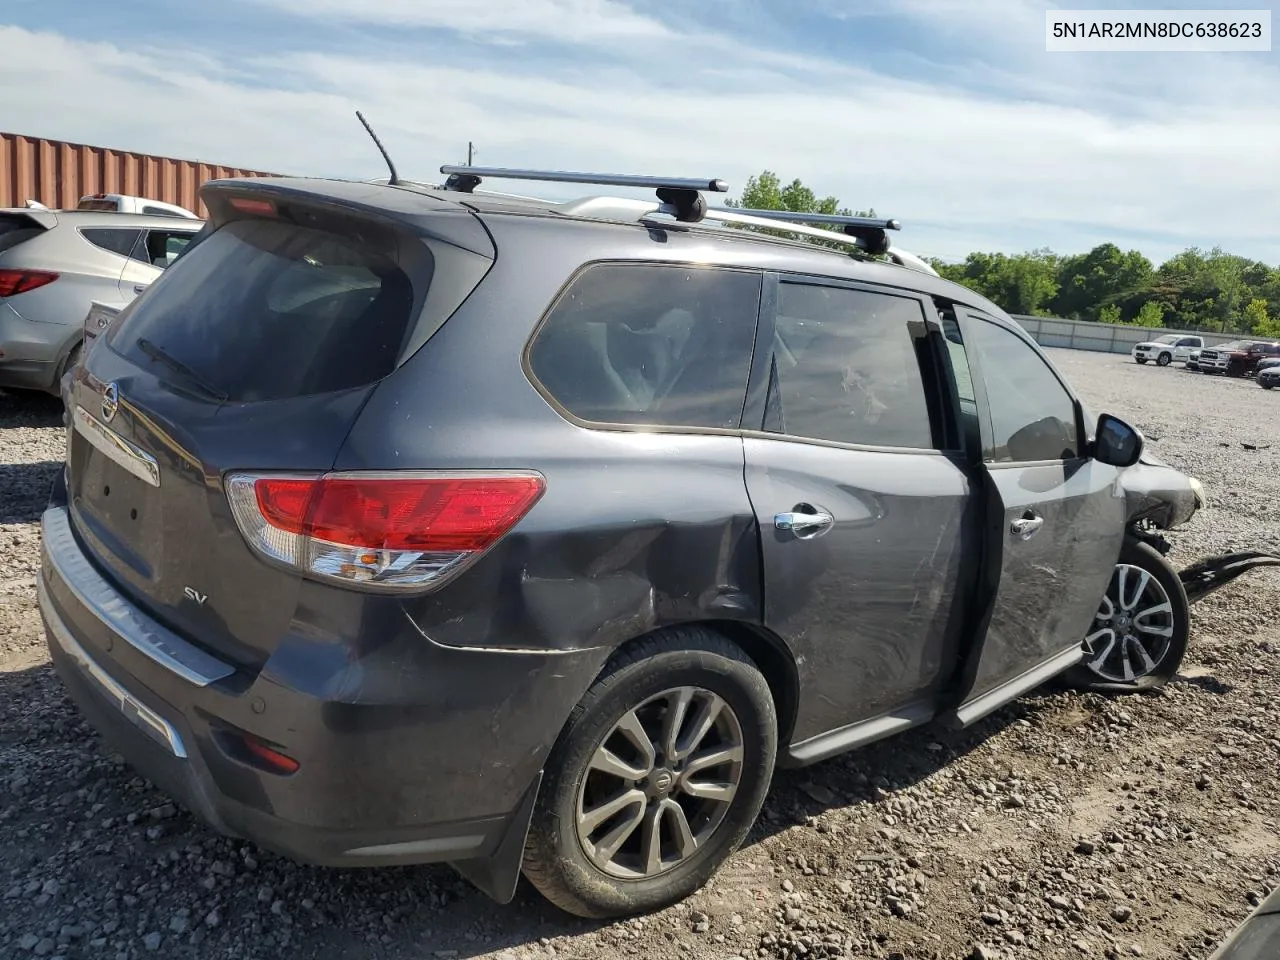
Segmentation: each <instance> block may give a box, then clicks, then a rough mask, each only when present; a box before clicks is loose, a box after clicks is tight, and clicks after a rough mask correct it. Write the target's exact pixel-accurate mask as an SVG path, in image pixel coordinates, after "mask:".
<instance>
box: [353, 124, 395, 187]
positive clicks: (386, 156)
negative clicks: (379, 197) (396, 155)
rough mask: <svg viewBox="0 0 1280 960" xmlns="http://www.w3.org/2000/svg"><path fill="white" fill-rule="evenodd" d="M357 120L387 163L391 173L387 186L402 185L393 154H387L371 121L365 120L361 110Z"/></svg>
mask: <svg viewBox="0 0 1280 960" xmlns="http://www.w3.org/2000/svg"><path fill="white" fill-rule="evenodd" d="M356 118H357V119H358V120H359V121H360V122H361V123H363V124H364V128H365V129H366V130H368V131H369V136H370V137H372V138H373V142H374V145H375V146H376V147H377V148H378V152H379V153H381V154H382V159H383V160H385V161H387V169H388V170H390V171H391V178H390V179H389V180H388V181H387V185H388V186H391V187H394V186H397V185H398V184H400V183H401V182H402V181H401V180H400V175H399V174H398V173H396V165H395V164H394V163H392V162H391V154H389V153H387V148H386V147H384V146H383V145H382V141H381V140H379V139H378V135H377V134H376V133H374V132H373V127H371V126H369V121H368V120H366V119H365V118H364V114H363V113H361V112H360V111H359V110H357V111H356Z"/></svg>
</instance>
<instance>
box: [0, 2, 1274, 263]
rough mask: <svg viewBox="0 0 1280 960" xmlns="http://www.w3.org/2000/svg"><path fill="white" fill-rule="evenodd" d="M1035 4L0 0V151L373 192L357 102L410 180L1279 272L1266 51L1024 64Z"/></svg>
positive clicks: (1038, 24) (1049, 58) (939, 249)
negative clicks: (480, 176) (875, 223)
mask: <svg viewBox="0 0 1280 960" xmlns="http://www.w3.org/2000/svg"><path fill="white" fill-rule="evenodd" d="M1061 5H1062V4H1059V6H1061ZM1159 5H1160V6H1161V7H1164V8H1174V7H1182V8H1193V9H1206V8H1215V7H1216V6H1217V7H1223V8H1225V7H1227V6H1231V7H1237V6H1239V4H1222V5H1215V4H1214V3H1212V2H1210V0H1191V2H1177V0H1161V2H1160V4H1159ZM1076 6H1079V7H1082V8H1083V7H1089V8H1098V7H1103V6H1106V7H1116V8H1123V7H1124V6H1126V4H1122V3H1107V2H1106V0H1092V2H1088V0H1086V2H1082V3H1078V4H1076ZM1128 6H1133V7H1143V8H1145V7H1151V6H1155V4H1153V3H1151V2H1150V0H1148V2H1147V3H1132V4H1128ZM215 9H216V13H215V12H214V11H215ZM1045 9H1046V2H1044V0H1041V2H1033V0H648V2H643V3H641V2H632V0H487V2H480V0H219V3H218V4H194V3H173V2H172V0H131V2H129V3H125V4H102V3H100V2H97V0H5V2H4V3H3V4H2V5H0V50H3V51H4V55H3V56H0V91H6V93H7V94H11V95H6V96H3V97H0V130H4V131H7V132H10V133H21V134H26V135H30V136H39V137H49V138H55V139H64V140H72V141H76V142H80V143H90V144H94V145H98V146H110V147H116V148H122V149H128V150H135V151H139V152H145V153H156V154H163V155H167V156H174V157H181V158H185V159H200V160H205V161H210V162H216V163H223V164H228V165H233V166H240V167H248V168H253V169H259V170H269V171H273V172H278V173H288V174H295V175H314V176H324V177H351V178H361V179H368V178H373V177H378V176H385V168H384V167H383V166H382V162H381V158H380V157H379V155H378V154H377V152H376V150H375V148H374V146H373V144H372V143H371V142H370V141H369V140H368V139H367V137H366V136H365V134H364V132H363V130H362V129H361V128H360V126H359V125H358V122H357V121H356V119H355V116H354V111H355V110H356V109H360V110H362V111H363V112H364V113H365V115H366V116H367V117H368V118H369V120H370V122H371V123H372V124H373V125H374V128H375V129H376V130H377V132H378V134H379V136H380V137H381V138H382V140H383V142H384V143H385V144H386V146H387V148H388V149H389V151H390V152H391V154H392V156H393V158H394V159H395V161H396V164H397V167H398V168H399V171H400V174H401V176H404V177H408V178H411V179H417V180H423V181H427V182H436V181H438V180H439V179H440V178H439V173H438V170H439V166H440V164H442V163H457V162H462V161H464V160H465V158H466V150H467V142H468V141H474V143H475V145H476V154H475V162H476V163H477V164H485V165H491V166H514V167H535V168H550V169H561V170H565V169H568V170H590V171H597V172H599V171H610V172H621V173H648V174H660V175H668V176H681V177H684V176H689V177H704V176H705V177H708V178H710V177H720V178H723V179H725V180H727V181H728V182H729V184H730V195H731V196H732V195H735V194H736V192H737V191H738V190H740V189H741V187H742V185H743V183H744V182H745V181H746V178H747V177H748V176H750V175H751V174H753V173H759V172H760V171H761V170H765V169H768V170H772V171H774V172H776V173H778V174H779V175H780V176H781V177H782V178H783V179H784V181H785V180H790V179H792V178H796V177H798V178H800V179H801V180H803V181H804V182H805V183H806V184H807V185H809V186H811V187H812V188H813V189H814V190H816V191H817V192H818V193H819V194H820V195H828V194H830V195H834V196H836V197H838V198H839V199H840V201H841V202H842V204H844V205H846V206H850V207H853V208H857V209H865V208H868V207H874V209H875V210H876V211H877V213H879V214H882V215H885V216H892V217H896V218H898V219H899V220H901V221H902V224H903V230H902V233H901V234H900V235H899V236H897V237H895V242H896V243H899V244H900V245H901V246H903V247H905V248H906V249H908V250H911V251H913V252H915V253H918V254H921V255H924V256H937V257H942V258H943V259H946V260H960V259H963V257H964V256H965V254H967V253H968V252H970V251H972V250H987V251H1002V252H1005V253H1017V252H1021V251H1024V250H1029V249H1034V248H1041V247H1049V248H1051V249H1053V250H1055V251H1057V252H1059V253H1075V252H1079V251H1083V250H1087V249H1089V248H1090V247H1092V246H1094V245H1096V244H1098V243H1102V242H1107V241H1111V242H1114V243H1117V244H1119V245H1120V246H1122V247H1125V248H1135V247H1136V248H1137V249H1140V250H1142V251H1143V252H1144V253H1145V254H1146V255H1147V256H1149V257H1151V258H1152V259H1153V260H1155V261H1156V262H1160V261H1161V260H1163V259H1165V258H1167V257H1169V256H1171V255H1172V254H1174V253H1176V252H1178V251H1179V250H1182V249H1185V248H1186V247H1189V246H1198V247H1202V248H1210V247H1213V246H1221V247H1223V248H1224V249H1226V250H1228V251H1229V252H1232V253H1239V254H1242V255H1245V256H1248V257H1251V258H1256V259H1260V260H1264V261H1266V262H1268V263H1271V264H1273V265H1274V264H1280V96H1277V94H1278V93H1280V53H1276V52H1272V53H1230V54H1208V53H1048V52H1046V51H1045ZM508 189H510V190H511V191H512V192H517V193H523V194H537V195H546V196H552V197H554V198H556V199H567V198H568V197H571V196H576V195H580V194H581V192H582V191H583V190H585V191H586V192H596V191H594V190H593V188H581V187H570V188H563V187H559V188H550V189H549V188H548V187H546V186H534V185H530V184H523V183H521V184H511V185H510V186H509V188H508ZM566 189H567V191H568V192H565V191H566ZM609 192H617V191H609Z"/></svg>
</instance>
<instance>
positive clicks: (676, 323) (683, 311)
mask: <svg viewBox="0 0 1280 960" xmlns="http://www.w3.org/2000/svg"><path fill="white" fill-rule="evenodd" d="M192 255H193V256H194V254H192ZM759 305H760V275H759V274H755V273H747V272H739V271H730V270H717V269H710V268H702V267H688V266H671V265H665V264H642V263H627V264H597V265H595V266H592V267H589V268H587V269H586V270H585V271H584V272H583V273H581V274H580V275H579V276H578V277H577V279H576V280H574V281H573V284H572V285H571V286H570V287H569V289H568V290H567V291H566V292H565V293H564V295H563V296H562V297H561V298H560V300H559V302H557V303H556V305H555V307H554V308H553V309H552V311H551V314H550V315H549V316H548V317H547V320H546V322H545V323H544V324H543V326H542V328H541V329H540V330H539V331H538V334H537V336H536V337H535V338H534V341H533V344H532V346H531V347H530V351H529V365H530V367H531V368H532V370H533V374H534V376H536V377H537V378H538V380H539V381H540V382H541V383H542V385H543V387H545V388H546V390H547V391H548V392H549V393H550V394H551V395H552V396H553V397H554V398H555V399H556V400H557V401H558V402H559V403H560V404H561V405H562V406H563V407H564V408H565V409H566V410H568V411H569V412H570V413H571V414H573V415H574V416H576V417H580V418H581V419H583V420H591V421H595V422H598V423H627V424H640V425H649V426H673V427H720V428H736V427H737V426H738V425H739V423H740V422H741V418H742V404H743V400H744V398H745V395H746V389H747V376H748V373H749V372H750V366H751V351H752V346H753V344H754V342H755V331H756V318H757V315H758V313H759Z"/></svg>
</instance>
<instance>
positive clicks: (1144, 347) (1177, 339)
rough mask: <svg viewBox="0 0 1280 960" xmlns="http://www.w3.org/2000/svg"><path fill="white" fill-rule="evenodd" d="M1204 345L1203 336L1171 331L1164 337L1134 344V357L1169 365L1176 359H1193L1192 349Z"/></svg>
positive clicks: (1164, 365)
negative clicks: (1187, 335) (1185, 334)
mask: <svg viewBox="0 0 1280 960" xmlns="http://www.w3.org/2000/svg"><path fill="white" fill-rule="evenodd" d="M1203 347H1204V339H1203V338H1202V337H1186V336H1183V335H1182V334H1179V333H1170V334H1166V335H1165V336H1163V337H1156V339H1154V340H1147V341H1145V342H1143V343H1138V344H1134V347H1133V359H1135V360H1137V361H1138V363H1146V362H1147V361H1148V360H1154V361H1155V362H1156V364H1157V365H1159V366H1161V367H1167V366H1168V365H1169V364H1171V363H1173V361H1175V360H1180V361H1182V362H1183V363H1185V362H1186V361H1187V360H1189V359H1191V351H1192V350H1199V349H1201V348H1203Z"/></svg>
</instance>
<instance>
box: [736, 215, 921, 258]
mask: <svg viewBox="0 0 1280 960" xmlns="http://www.w3.org/2000/svg"><path fill="white" fill-rule="evenodd" d="M723 209H728V208H719V207H717V208H716V209H715V211H714V212H715V213H720V212H723ZM730 212H732V213H739V214H746V215H747V216H752V217H758V218H761V219H765V220H776V221H778V222H780V223H796V224H801V223H825V224H830V225H832V226H838V227H840V228H841V232H842V233H845V234H847V235H848V236H850V237H853V238H855V239H857V240H861V241H862V244H861V246H862V249H863V250H866V251H867V253H877V254H879V253H888V252H889V246H890V244H889V235H888V234H887V233H886V232H885V231H887V230H901V229H902V224H901V223H899V222H898V221H897V220H890V219H877V218H875V217H852V216H843V215H841V214H834V213H804V212H797V211H795V210H756V209H751V208H743V207H734V208H732V210H730ZM792 229H793V231H794V232H797V233H805V235H806V236H811V234H808V233H807V231H802V230H799V229H797V228H792ZM822 232H823V233H825V234H828V235H830V234H831V233H832V231H830V230H824V231H822Z"/></svg>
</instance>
